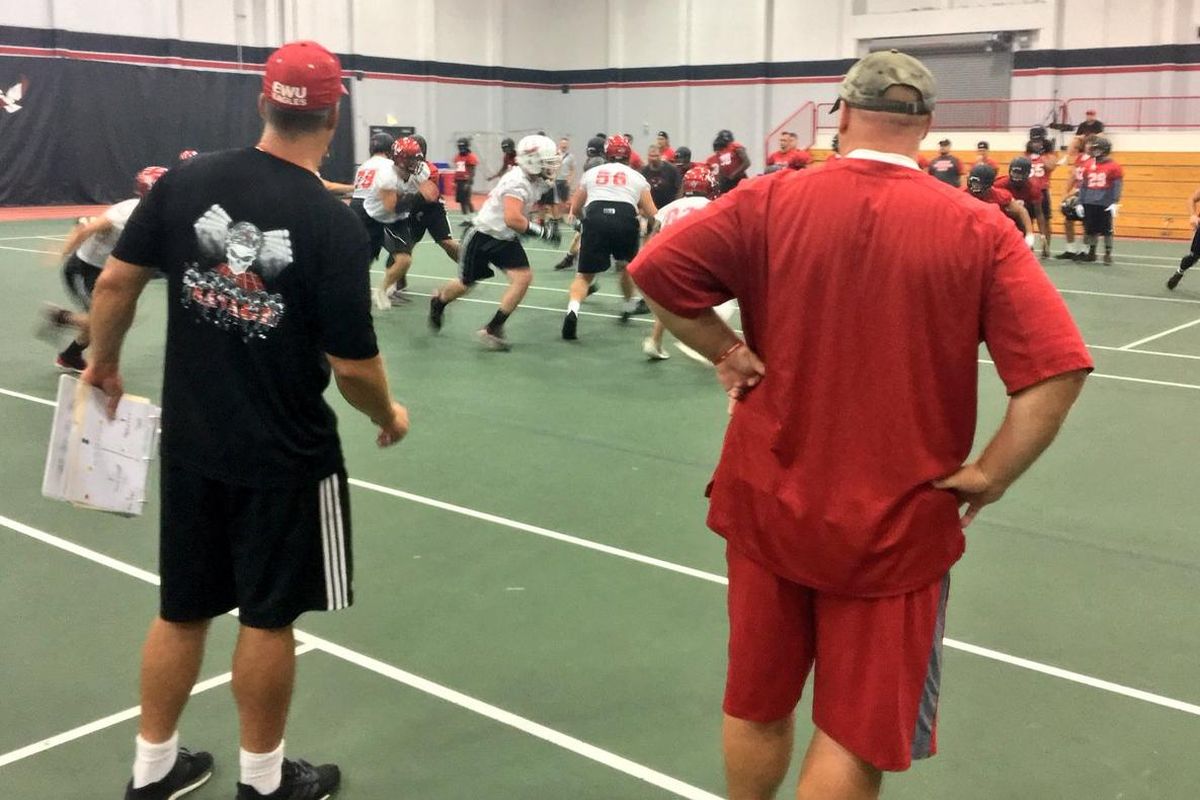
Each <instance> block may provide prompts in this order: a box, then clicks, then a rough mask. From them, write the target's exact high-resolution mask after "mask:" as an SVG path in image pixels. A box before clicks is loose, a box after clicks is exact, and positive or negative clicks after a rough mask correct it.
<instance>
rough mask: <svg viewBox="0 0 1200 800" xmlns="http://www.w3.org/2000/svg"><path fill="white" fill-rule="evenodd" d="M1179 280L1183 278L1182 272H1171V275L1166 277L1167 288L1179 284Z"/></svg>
mask: <svg viewBox="0 0 1200 800" xmlns="http://www.w3.org/2000/svg"><path fill="white" fill-rule="evenodd" d="M1181 280H1183V273H1182V272H1175V273H1173V274H1172V275H1171V277H1169V278H1167V288H1168V289H1174V288H1175V287H1176V286H1178V285H1179V282H1180V281H1181Z"/></svg>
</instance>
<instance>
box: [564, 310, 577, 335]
mask: <svg viewBox="0 0 1200 800" xmlns="http://www.w3.org/2000/svg"><path fill="white" fill-rule="evenodd" d="M578 326H579V315H578V314H576V313H575V312H574V311H568V312H567V315H566V316H565V317H563V327H562V337H563V338H564V339H569V340H575V339H578V338H579V337H578V336H576V335H575V329H576V328H577V327H578Z"/></svg>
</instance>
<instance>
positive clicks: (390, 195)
mask: <svg viewBox="0 0 1200 800" xmlns="http://www.w3.org/2000/svg"><path fill="white" fill-rule="evenodd" d="M437 198H438V189H437V186H436V185H434V183H433V181H431V180H429V166H428V165H427V164H426V163H425V157H424V156H422V155H421V145H420V144H418V143H417V141H416V140H415V139H413V138H412V137H411V136H405V137H404V138H402V139H397V140H396V141H395V142H393V143H392V168H391V169H381V170H380V171H379V173H378V174H377V175H376V176H375V184H374V186H373V188H372V192H371V193H370V194H369V195H368V196H367V198H366V200H364V201H363V207H364V208H365V209H366V211H367V213H368V214H370V215H371V217H372V218H373V219H375V220H377V221H379V222H381V223H383V249H384V250H386V251H387V253H388V260H387V266H386V267H385V268H384V273H383V280H382V281H380V283H379V288H377V289H376V290H375V292H374V295H373V300H374V303H375V308H377V309H379V310H380V311H386V310H387V309H389V308H391V307H392V303H393V302H401V303H404V302H408V298H407V297H406V296H405V295H404V290H405V288H407V286H408V277H407V276H408V268H409V267H411V266H412V248H413V243H414V242H413V234H412V229H411V225H410V221H409V218H410V217H411V216H412V211H413V209H414V208H415V207H416V206H417V205H418V204H420V203H421V202H422V201H424V202H427V203H432V202H434V201H435V200H437Z"/></svg>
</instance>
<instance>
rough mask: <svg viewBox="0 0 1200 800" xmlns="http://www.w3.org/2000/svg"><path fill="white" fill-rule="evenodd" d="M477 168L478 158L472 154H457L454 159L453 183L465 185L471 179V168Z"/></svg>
mask: <svg viewBox="0 0 1200 800" xmlns="http://www.w3.org/2000/svg"><path fill="white" fill-rule="evenodd" d="M478 166H479V157H478V156H477V155H475V154H474V153H467V154H466V155H465V156H464V155H463V154H462V153H459V154H458V155H456V156H455V157H454V182H455V183H465V182H467V181H468V180H470V179H471V172H470V168H471V167H478Z"/></svg>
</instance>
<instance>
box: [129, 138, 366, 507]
mask: <svg viewBox="0 0 1200 800" xmlns="http://www.w3.org/2000/svg"><path fill="white" fill-rule="evenodd" d="M113 255H114V256H116V257H117V258H118V259H120V260H122V261H127V262H129V263H131V264H137V265H139V266H143V267H149V268H156V269H160V270H162V271H163V272H164V273H166V276H167V297H168V304H167V305H168V313H167V346H166V363H165V365H164V373H163V400H162V406H163V421H162V426H163V431H162V455H163V460H164V462H167V461H169V462H170V463H172V464H177V465H181V466H184V467H188V468H191V469H194V470H196V471H198V472H200V473H202V474H204V475H207V476H209V477H212V478H216V479H218V480H222V481H226V482H229V483H234V484H239V485H245V486H254V487H270V486H285V485H292V484H295V483H297V482H302V481H312V480H320V479H322V478H324V477H326V476H327V475H329V474H331V473H332V472H334V471H336V470H337V469H339V468H341V466H342V452H341V444H340V442H339V440H338V435H337V418H336V417H335V416H334V413H333V410H332V409H331V408H330V407H329V406H328V404H326V402H325V400H324V397H323V393H324V391H325V389H326V387H327V386H328V385H329V377H330V367H329V362H328V360H327V359H326V358H325V354H326V353H329V354H330V355H333V356H336V357H338V358H347V359H362V358H370V357H372V356H374V355H376V354H377V353H378V352H379V351H378V348H377V346H376V343H375V330H374V327H373V326H372V323H371V311H370V300H369V298H370V275H369V267H370V260H371V257H370V250H369V245H368V242H367V232H366V230H365V229H364V228H363V225H362V223H361V222H359V221H358V218H357V217H356V216H355V215H354V212H353V211H351V210H350V208H349V207H348V206H346V205H344V204H343V203H341V202H339V201H337V200H336V199H334V197H333V196H332V195H331V194H330V193H329V192H328V191H327V190H326V189H325V187H324V185H323V184H322V183H321V180H320V178H318V177H317V176H316V175H315V174H313V173H312V172H309V171H308V170H306V169H304V168H303V167H300V166H297V165H295V164H292V163H291V162H288V161H284V160H282V159H279V158H276V157H274V156H272V155H269V154H267V153H264V152H262V151H259V150H257V149H255V148H246V149H242V150H229V151H226V152H222V153H212V154H209V155H207V156H205V157H204V158H197V159H193V160H192V161H190V162H187V163H185V164H184V165H182V166H180V167H176V168H174V169H172V170H171V171H170V172H168V173H167V174H166V175H164V176H163V177H162V178H161V179H160V180H159V181H158V182H157V183H156V184H155V186H154V188H153V190H151V192H150V193H149V194H148V195H147V196H146V198H145V199H144V200H143V201H142V202H141V203H139V204H138V207H137V210H136V211H135V212H134V214H133V216H132V217H130V219H129V222H128V224H127V225H126V226H125V231H124V233H123V234H122V235H121V239H120V241H119V242H118V243H117V246H116V248H115V249H114V250H113Z"/></svg>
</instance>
